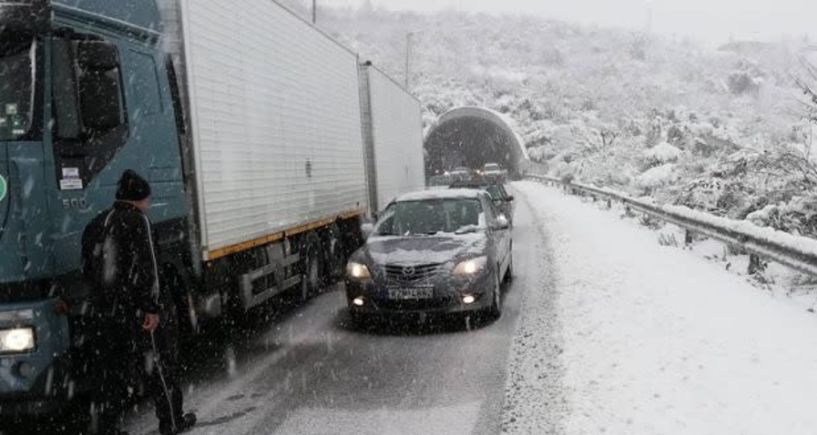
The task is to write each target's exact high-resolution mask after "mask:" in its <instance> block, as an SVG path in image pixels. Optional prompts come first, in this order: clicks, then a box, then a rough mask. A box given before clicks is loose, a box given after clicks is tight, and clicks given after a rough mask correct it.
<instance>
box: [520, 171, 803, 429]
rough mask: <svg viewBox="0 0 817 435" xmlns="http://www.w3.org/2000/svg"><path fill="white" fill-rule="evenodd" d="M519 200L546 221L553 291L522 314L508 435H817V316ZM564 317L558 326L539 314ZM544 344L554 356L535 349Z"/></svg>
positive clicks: (589, 208)
mask: <svg viewBox="0 0 817 435" xmlns="http://www.w3.org/2000/svg"><path fill="white" fill-rule="evenodd" d="M515 187H516V189H517V191H518V192H519V193H520V195H519V197H521V198H523V200H524V201H527V202H528V203H529V204H531V206H532V208H533V209H534V210H535V211H534V214H535V216H534V220H535V221H536V222H537V224H538V225H540V226H541V228H540V231H539V233H540V234H542V236H543V237H544V239H545V240H544V243H545V251H546V262H545V263H546V264H547V265H548V266H549V267H551V268H552V269H551V270H550V272H549V279H550V280H552V288H553V289H555V290H554V291H553V292H551V291H549V290H548V291H547V293H546V294H543V293H536V292H535V291H533V292H532V293H528V294H526V300H525V301H524V302H523V307H525V308H524V311H523V314H522V320H521V322H520V329H519V331H520V337H517V338H516V339H515V343H514V351H513V354H514V355H513V357H512V367H513V372H512V374H511V377H510V378H509V385H508V391H509V397H508V406H509V407H510V408H509V409H507V412H506V414H505V416H504V421H505V427H506V429H509V430H510V431H511V432H516V433H544V432H548V431H553V430H558V431H561V432H564V433H568V434H588V433H594V434H595V433H613V434H625V433H626V434H772V433H775V434H783V433H785V434H813V433H817V412H815V408H814V406H815V405H814V400H813V398H814V397H815V394H817V393H816V392H817V317H816V316H814V315H813V314H810V313H808V312H805V311H804V310H802V309H798V308H795V307H794V306H792V305H790V304H786V303H783V302H782V301H780V300H775V299H773V298H771V297H770V296H769V295H768V294H767V293H765V292H763V291H761V290H759V289H757V288H755V287H753V286H751V285H749V284H748V283H747V282H746V281H745V279H744V278H742V277H740V276H736V275H733V274H730V273H726V272H724V270H723V268H722V267H720V266H717V265H715V264H712V263H708V262H705V261H703V260H702V259H701V258H699V257H697V256H695V255H694V254H693V253H691V252H689V251H684V250H680V249H678V248H671V247H661V246H660V245H659V244H658V243H657V240H656V236H655V233H653V232H650V231H646V230H645V229H644V228H642V227H639V226H637V225H636V224H635V223H633V222H631V221H628V220H622V219H621V218H620V217H619V216H617V215H616V213H614V212H610V211H607V210H601V209H599V208H598V207H597V206H596V205H594V204H592V203H583V202H582V201H581V200H580V199H579V198H577V197H569V196H565V195H563V194H562V193H560V192H559V191H558V190H556V189H553V188H546V187H543V186H541V185H539V184H536V183H533V182H521V183H517V184H516V186H515ZM543 288H544V289H545V290H547V289H550V288H551V287H543ZM532 290H533V289H532ZM554 298H555V302H554ZM554 303H555V312H556V316H557V321H556V322H554V321H553V319H552V318H550V317H547V316H543V315H542V310H541V308H540V307H542V306H545V307H547V306H548V305H553V304H554ZM553 328H556V330H555V331H554V330H553ZM546 331H549V332H546ZM537 334H538V335H542V336H543V339H542V342H544V343H554V344H553V346H555V347H556V348H557V349H555V350H554V349H552V348H550V347H548V346H542V345H540V346H538V347H533V346H531V343H536V342H538V341H539V340H537ZM554 335H555V337H556V338H555V339H553V336H554ZM554 355H557V356H556V357H555V358H554ZM540 361H541V362H542V363H541V364H536V363H539V362H540ZM548 383H549V385H552V386H553V387H554V388H553V389H547V388H542V386H543V385H546V384H548ZM554 389H555V390H558V391H559V393H558V394H554V391H553V390H554ZM542 403H546V405H545V406H543V405H542ZM543 407H546V408H548V411H547V412H546V413H543V412H542V408H543ZM540 416H545V417H546V418H545V419H544V420H540ZM554 416H556V417H557V421H558V422H559V424H558V425H557V426H553V424H552V422H553V418H554Z"/></svg>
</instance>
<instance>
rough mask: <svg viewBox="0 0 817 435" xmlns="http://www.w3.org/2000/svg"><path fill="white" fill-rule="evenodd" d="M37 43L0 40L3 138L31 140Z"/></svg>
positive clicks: (0, 106)
mask: <svg viewBox="0 0 817 435" xmlns="http://www.w3.org/2000/svg"><path fill="white" fill-rule="evenodd" d="M36 52H37V42H36V40H34V39H29V40H18V41H15V40H11V41H2V42H0V82H2V83H3V85H2V86H0V140H2V141H17V140H25V139H30V133H31V131H32V119H33V114H34V105H35V104H34V90H35V87H34V83H35V81H36V79H35V77H36V74H37V70H36V57H37V56H36Z"/></svg>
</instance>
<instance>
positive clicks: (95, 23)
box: [0, 0, 190, 421]
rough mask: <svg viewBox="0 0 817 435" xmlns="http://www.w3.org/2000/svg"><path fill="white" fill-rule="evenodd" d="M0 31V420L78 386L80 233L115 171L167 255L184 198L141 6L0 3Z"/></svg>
mask: <svg viewBox="0 0 817 435" xmlns="http://www.w3.org/2000/svg"><path fill="white" fill-rule="evenodd" d="M0 29H2V31H0V77H1V78H2V80H3V83H4V86H3V87H1V88H0V421H2V420H3V419H6V417H7V416H8V415H24V416H25V415H36V414H41V413H46V412H52V411H53V410H54V408H58V407H59V406H60V404H62V403H65V399H66V398H70V397H73V396H76V395H79V394H81V393H82V392H83V391H85V390H86V389H87V388H88V386H89V385H88V384H87V381H88V378H89V377H87V376H83V375H84V372H85V370H87V369H89V368H88V367H87V361H85V360H84V359H83V357H84V355H87V354H88V353H87V352H83V346H87V337H86V336H85V335H86V332H87V330H86V328H87V323H88V322H87V321H86V316H87V314H88V312H89V309H90V308H89V296H90V290H89V288H88V286H87V285H86V284H85V283H84V282H83V280H82V277H81V247H80V244H81V236H82V232H83V230H84V228H85V226H86V225H87V223H88V222H89V221H90V220H91V219H92V218H93V217H94V216H96V215H97V214H98V213H100V212H101V211H102V210H104V209H106V208H108V207H110V206H111V204H112V203H113V198H114V193H115V190H116V182H117V180H118V178H119V177H120V175H121V174H122V172H123V171H124V170H125V169H133V170H135V171H136V172H138V173H140V174H142V175H143V176H144V177H146V178H148V179H149V181H150V182H151V184H152V186H153V188H154V189H153V190H154V197H153V202H154V204H155V205H154V207H152V209H151V211H150V217H151V219H152V220H153V222H154V224H155V229H156V231H157V233H158V234H157V236H158V244H159V245H160V246H164V247H165V248H167V249H164V253H165V254H167V255H171V254H170V252H171V251H172V249H170V248H171V247H172V246H180V247H181V246H187V245H188V243H186V242H185V239H186V238H187V237H188V231H186V228H187V217H188V215H189V207H188V202H189V201H187V200H186V195H185V184H184V175H183V165H182V158H181V153H180V139H179V131H180V129H179V128H178V127H177V119H176V116H175V113H176V111H175V109H174V104H176V103H177V102H175V101H174V98H173V95H172V94H173V93H172V89H171V86H170V81H169V77H168V72H169V71H168V65H167V63H166V62H165V57H164V55H163V54H162V51H161V50H160V46H159V43H160V41H159V39H160V34H161V33H160V31H161V19H160V15H159V11H158V9H157V7H156V4H155V3H154V2H153V1H145V0H122V1H112V0H52V1H47V0H29V1H26V2H21V1H0ZM185 258H186V257H185V254H184V253H182V254H180V255H179V256H177V258H176V257H174V260H172V261H190V260H189V259H187V260H185Z"/></svg>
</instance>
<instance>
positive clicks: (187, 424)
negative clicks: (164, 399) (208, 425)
mask: <svg viewBox="0 0 817 435" xmlns="http://www.w3.org/2000/svg"><path fill="white" fill-rule="evenodd" d="M195 425H196V414H193V413H192V412H188V413H187V414H184V415H183V416H182V421H181V422H180V423H179V433H181V432H185V431H187V430H188V429H190V428H192V427H193V426H195Z"/></svg>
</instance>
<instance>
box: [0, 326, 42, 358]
mask: <svg viewBox="0 0 817 435" xmlns="http://www.w3.org/2000/svg"><path fill="white" fill-rule="evenodd" d="M34 345H35V343H34V328H15V329H4V330H0V353H17V352H28V351H31V350H34Z"/></svg>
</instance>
